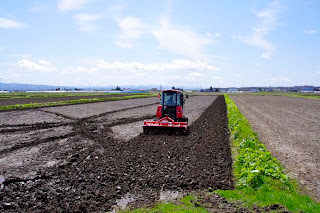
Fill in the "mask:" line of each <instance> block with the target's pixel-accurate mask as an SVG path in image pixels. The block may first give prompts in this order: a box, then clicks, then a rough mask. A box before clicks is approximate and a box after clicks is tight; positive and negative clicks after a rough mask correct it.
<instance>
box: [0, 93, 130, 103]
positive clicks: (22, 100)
mask: <svg viewBox="0 0 320 213" xmlns="http://www.w3.org/2000/svg"><path fill="white" fill-rule="evenodd" d="M127 95H130V94H111V95H108V94H105V95H91V96H70V97H48V98H13V99H1V100H0V106H7V105H15V104H31V103H47V102H58V101H71V100H80V99H93V98H110V97H122V96H127Z"/></svg>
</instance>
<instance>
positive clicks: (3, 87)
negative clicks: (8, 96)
mask: <svg viewBox="0 0 320 213" xmlns="http://www.w3.org/2000/svg"><path fill="white" fill-rule="evenodd" d="M117 86H120V88H121V89H124V88H130V89H131V90H138V89H151V88H157V89H160V85H139V86H136V85H106V86H90V87H89V86H87V87H83V86H79V87H70V86H50V85H37V84H19V83H1V82H0V91H32V90H33V91H38V90H40V91H41V90H52V91H54V90H56V89H58V88H60V89H61V90H75V89H76V88H77V89H81V90H111V89H115V88H116V87H117ZM171 87H172V86H166V85H163V86H162V89H170V88H171Z"/></svg>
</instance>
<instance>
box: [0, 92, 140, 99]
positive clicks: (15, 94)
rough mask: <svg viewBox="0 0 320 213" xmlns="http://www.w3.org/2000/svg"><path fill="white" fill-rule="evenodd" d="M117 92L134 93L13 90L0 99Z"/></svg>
mask: <svg viewBox="0 0 320 213" xmlns="http://www.w3.org/2000/svg"><path fill="white" fill-rule="evenodd" d="M115 94H126V95H129V94H134V93H104V92H92V93H91V92H63V93H62V92H52V93H51V92H50V93H48V92H11V93H0V100H2V99H15V98H56V97H77V96H96V95H105V96H108V95H115Z"/></svg>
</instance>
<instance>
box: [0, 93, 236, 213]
mask: <svg viewBox="0 0 320 213" xmlns="http://www.w3.org/2000/svg"><path fill="white" fill-rule="evenodd" d="M158 102H159V100H158V99H157V98H143V99H134V100H125V101H113V102H104V103H91V104H81V105H72V106H61V107H50V108H42V109H32V110H23V111H14V112H0V123H1V126H0V132H1V136H0V141H1V144H0V211H1V212H48V211H49V212H52V211H55V212H56V211H58V212H62V211H63V212H77V211H78V212H104V211H109V210H112V209H115V208H116V207H115V206H116V205H117V204H119V202H120V201H121V200H122V201H123V199H124V198H126V197H128V196H129V197H130V196H131V198H130V199H132V200H130V201H132V202H131V205H133V206H141V205H146V204H148V203H149V204H150V203H152V202H154V201H157V200H159V197H160V195H163V194H164V193H165V192H174V193H176V192H179V193H180V192H182V191H183V192H187V191H193V190H197V189H200V190H204V189H208V188H209V187H211V188H212V189H232V188H233V181H232V159H231V153H230V152H231V151H230V147H229V133H228V129H227V115H226V106H225V102H224V98H223V96H220V97H218V98H217V99H216V97H212V96H210V97H207V96H201V97H197V96H195V97H191V98H190V99H188V100H187V102H186V104H187V105H186V106H187V107H186V113H185V114H186V116H189V115H190V117H191V118H192V119H191V120H193V123H192V125H191V131H190V134H189V135H188V136H168V135H142V134H141V135H138V136H137V137H130V139H129V140H123V139H117V138H116V137H114V136H115V135H117V133H115V132H113V131H112V128H113V127H116V126H119V125H124V124H130V123H134V122H137V125H138V124H139V125H138V126H139V127H140V128H141V129H142V121H143V120H144V119H152V118H154V114H155V111H156V105H157V104H158ZM153 107H154V109H153V110H152V108H153ZM138 109H140V110H138ZM188 110H189V111H188ZM152 111H153V115H152V114H150V113H152ZM19 113H21V114H19ZM37 114H39V116H38V115H37ZM188 114H189V115H188ZM199 116H200V117H199ZM198 117H199V119H197V118H198ZM47 119H48V120H47ZM140 121H141V122H140ZM125 131H128V132H130V131H131V132H135V130H132V129H131V130H125ZM132 197H133V198H132ZM212 199H214V200H215V202H216V203H221V205H220V204H219V205H218V204H215V205H216V206H226V207H225V210H226V209H229V210H230V212H231V209H232V207H230V205H224V204H226V202H225V201H221V200H220V199H218V198H217V199H216V198H212ZM222 204H223V205H222ZM221 208H222V209H223V208H224V207H221ZM233 210H234V212H236V207H235V208H233Z"/></svg>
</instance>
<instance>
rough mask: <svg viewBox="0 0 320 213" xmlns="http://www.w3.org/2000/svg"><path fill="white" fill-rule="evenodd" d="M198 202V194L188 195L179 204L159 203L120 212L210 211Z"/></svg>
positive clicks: (190, 212) (179, 212) (186, 212)
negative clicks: (150, 206) (151, 206)
mask: <svg viewBox="0 0 320 213" xmlns="http://www.w3.org/2000/svg"><path fill="white" fill-rule="evenodd" d="M196 203H198V201H197V197H196V196H191V195H188V196H186V197H184V198H182V199H181V200H180V201H179V204H174V203H158V204H156V205H155V206H154V207H153V208H140V209H135V210H121V211H119V213H127V212H132V213H146V212H148V213H160V212H161V213H171V212H178V213H192V212H195V213H207V212H208V211H207V210H206V209H205V208H203V207H200V206H199V205H195V204H196Z"/></svg>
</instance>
